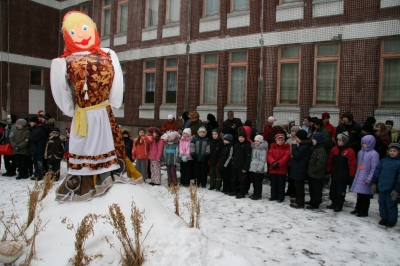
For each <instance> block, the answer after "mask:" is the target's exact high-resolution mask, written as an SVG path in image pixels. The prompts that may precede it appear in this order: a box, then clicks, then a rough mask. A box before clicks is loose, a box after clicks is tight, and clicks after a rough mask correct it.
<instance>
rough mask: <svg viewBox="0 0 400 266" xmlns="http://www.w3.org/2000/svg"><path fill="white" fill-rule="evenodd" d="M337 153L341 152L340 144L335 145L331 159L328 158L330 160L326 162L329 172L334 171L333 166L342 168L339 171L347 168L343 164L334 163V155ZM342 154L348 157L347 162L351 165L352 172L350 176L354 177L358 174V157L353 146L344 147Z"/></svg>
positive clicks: (350, 170)
mask: <svg viewBox="0 0 400 266" xmlns="http://www.w3.org/2000/svg"><path fill="white" fill-rule="evenodd" d="M335 154H339V147H338V146H335V147H333V148H332V150H331V154H330V155H329V159H328V162H327V164H326V172H327V173H330V172H332V167H338V168H340V169H339V171H340V170H341V169H342V168H343V169H344V168H345V167H344V166H343V165H337V166H334V165H333V164H332V162H333V156H334V155H335ZM340 155H341V156H345V157H347V163H348V165H349V172H350V173H349V174H350V176H352V177H354V176H355V175H356V171H357V157H356V154H355V153H354V150H353V149H352V148H350V147H345V148H343V150H342V153H341V154H340Z"/></svg>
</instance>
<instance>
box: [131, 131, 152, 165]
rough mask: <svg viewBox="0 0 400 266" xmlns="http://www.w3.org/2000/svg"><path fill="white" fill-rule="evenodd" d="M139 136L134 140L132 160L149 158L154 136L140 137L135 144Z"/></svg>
mask: <svg viewBox="0 0 400 266" xmlns="http://www.w3.org/2000/svg"><path fill="white" fill-rule="evenodd" d="M137 139H138V138H135V140H134V141H133V148H132V160H136V159H147V158H148V155H149V147H150V143H151V141H152V137H150V136H144V137H141V138H140V142H139V143H138V145H135V143H136V141H137Z"/></svg>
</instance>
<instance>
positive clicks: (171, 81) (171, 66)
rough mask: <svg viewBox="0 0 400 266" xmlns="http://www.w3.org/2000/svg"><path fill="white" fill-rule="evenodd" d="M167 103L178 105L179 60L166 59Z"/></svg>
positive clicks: (165, 100)
mask: <svg viewBox="0 0 400 266" xmlns="http://www.w3.org/2000/svg"><path fill="white" fill-rule="evenodd" d="M164 77H165V99H164V102H165V103H176V90H177V87H178V58H167V59H165V65H164Z"/></svg>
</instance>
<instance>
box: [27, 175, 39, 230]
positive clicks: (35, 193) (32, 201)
mask: <svg viewBox="0 0 400 266" xmlns="http://www.w3.org/2000/svg"><path fill="white" fill-rule="evenodd" d="M28 191H29V192H28V193H29V201H28V220H27V222H26V228H28V227H29V225H30V224H31V223H32V221H33V219H35V214H36V208H37V205H38V202H39V196H40V192H41V188H40V185H39V183H38V181H37V180H36V181H35V185H34V186H33V188H32V189H30V188H29V187H28Z"/></svg>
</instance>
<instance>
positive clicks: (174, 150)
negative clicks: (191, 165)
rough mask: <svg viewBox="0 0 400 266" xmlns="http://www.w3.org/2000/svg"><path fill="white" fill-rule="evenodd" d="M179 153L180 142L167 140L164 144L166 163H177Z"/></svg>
mask: <svg viewBox="0 0 400 266" xmlns="http://www.w3.org/2000/svg"><path fill="white" fill-rule="evenodd" d="M178 155H179V142H177V141H173V142H166V143H165V145H164V152H163V160H164V162H165V165H176V162H177V159H178Z"/></svg>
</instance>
